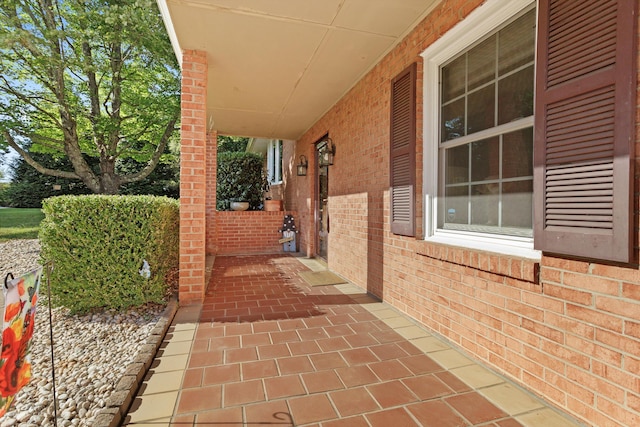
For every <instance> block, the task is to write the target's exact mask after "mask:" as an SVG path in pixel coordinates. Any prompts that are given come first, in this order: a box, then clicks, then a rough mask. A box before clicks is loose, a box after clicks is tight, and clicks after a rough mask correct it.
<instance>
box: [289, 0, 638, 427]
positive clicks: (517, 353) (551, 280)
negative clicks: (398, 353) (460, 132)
mask: <svg viewBox="0 0 640 427" xmlns="http://www.w3.org/2000/svg"><path fill="white" fill-rule="evenodd" d="M481 3H482V1H480V0H475V1H461V0H452V1H443V2H441V3H440V4H439V5H438V6H437V7H436V8H435V9H434V10H433V11H432V13H431V14H430V15H429V16H428V17H427V18H426V19H425V20H424V21H423V22H422V23H420V24H419V25H418V26H417V27H416V28H415V29H414V30H413V31H412V32H411V33H410V34H409V35H408V36H407V37H406V38H405V39H404V40H403V41H402V42H401V43H400V44H399V45H398V46H396V47H395V48H394V49H393V50H392V51H391V52H390V53H389V54H388V55H387V56H386V57H385V58H383V59H382V60H381V61H380V62H379V63H378V64H377V65H376V66H375V67H374V68H373V69H372V70H371V71H370V72H369V73H368V74H367V75H366V76H364V77H363V78H362V80H361V81H360V82H359V83H358V84H356V85H355V86H354V87H353V88H352V89H351V91H350V92H349V93H347V94H346V95H345V96H344V97H343V98H342V99H341V100H340V101H339V102H337V103H336V105H335V106H334V107H333V108H332V109H331V110H330V111H328V112H327V113H326V114H325V115H324V116H323V117H322V118H321V119H320V120H319V121H318V122H317V123H315V124H314V125H313V126H312V127H311V128H310V129H309V130H308V131H307V132H306V133H305V135H303V136H302V137H301V138H300V140H299V141H298V144H297V147H296V153H295V155H296V157H298V156H299V155H300V154H304V155H306V156H307V157H308V158H309V160H310V164H309V174H308V176H307V177H291V179H292V181H291V182H292V184H293V185H290V186H288V187H287V194H286V197H287V208H288V209H295V210H297V211H298V212H299V217H300V221H301V225H300V228H301V229H302V230H304V232H302V233H301V235H300V238H301V249H302V250H305V251H307V252H308V253H310V254H312V253H314V252H315V243H314V238H313V232H312V230H313V229H314V222H313V218H314V215H313V204H312V201H313V200H314V194H315V191H316V189H315V188H314V186H313V173H312V171H313V170H314V167H315V160H314V156H313V143H314V142H315V141H317V139H318V138H320V137H321V136H322V135H324V134H326V133H329V135H330V136H331V138H332V139H333V141H334V142H335V144H336V147H337V150H336V157H335V163H334V165H333V166H331V167H330V178H329V180H330V186H329V206H330V218H331V233H330V237H329V259H328V263H329V267H330V268H331V269H332V270H333V271H335V272H336V273H338V274H340V275H342V276H343V277H345V278H347V279H349V280H350V281H351V282H353V283H355V284H356V285H358V286H360V287H362V288H364V289H367V290H368V291H369V292H371V293H373V294H375V295H377V296H378V297H380V298H382V299H383V300H384V301H386V302H388V303H389V304H391V305H393V306H394V307H396V308H397V309H399V310H401V311H403V312H405V313H407V314H408V315H410V316H411V317H413V318H414V319H416V320H417V321H419V322H420V323H421V324H423V325H425V326H426V327H427V328H429V329H431V330H432V331H434V332H435V333H437V334H439V335H441V336H442V337H445V338H446V339H447V340H449V341H450V342H452V343H454V344H455V345H457V346H458V347H459V348H461V349H462V350H463V351H464V352H466V353H467V354H469V355H470V356H472V357H474V358H476V359H479V360H480V361H482V362H484V363H486V364H487V365H488V366H491V367H493V368H495V369H497V370H498V371H500V372H501V373H503V374H504V375H506V376H508V377H510V378H511V379H514V380H515V381H517V382H519V383H520V384H522V385H523V386H524V387H525V388H527V389H529V390H531V391H532V392H534V393H536V394H538V395H540V396H542V397H543V398H545V399H546V400H547V401H549V402H550V403H552V404H554V405H555V406H557V407H558V408H559V409H561V410H563V411H566V412H567V413H569V414H571V415H573V416H575V417H576V418H578V419H580V420H582V421H584V422H585V423H587V424H589V425H597V426H631V425H640V270H639V268H638V265H637V260H638V232H639V229H638V223H639V218H638V213H637V212H638V206H639V204H640V203H639V201H640V195H639V191H640V180H639V179H638V176H637V175H636V176H635V179H634V185H635V187H634V189H635V192H634V194H635V198H634V202H635V203H634V205H635V206H634V212H635V213H634V224H635V230H634V240H635V244H634V259H635V260H636V261H635V263H634V264H633V265H629V264H605V263H598V262H595V261H585V260H579V259H570V258H567V257H557V256H549V255H546V254H545V255H543V256H542V258H541V259H540V261H539V262H537V261H531V260H529V259H522V258H517V257H511V256H504V255H497V254H493V253H488V252H482V251H478V250H471V249H466V248H458V247H453V246H447V245H442V244H435V243H428V242H425V241H424V240H422V237H420V236H423V235H424V232H423V230H422V227H423V223H424V221H423V218H422V216H423V212H422V203H423V197H422V176H423V173H422V172H423V171H422V164H423V154H422V152H423V148H422V147H423V140H422V133H421V129H422V108H421V106H422V73H423V71H422V62H421V58H420V56H419V55H420V53H421V52H422V51H424V49H426V48H427V47H428V46H429V45H430V44H431V43H433V42H434V41H435V40H437V39H438V38H439V37H440V36H441V35H443V34H444V33H445V32H446V31H448V30H449V29H450V28H452V27H453V26H454V25H455V24H456V23H458V22H460V21H461V20H462V19H464V17H465V16H467V15H468V14H469V13H470V12H471V11H473V10H474V9H475V8H476V7H478V6H479V5H480V4H481ZM412 62H417V64H418V73H417V78H418V82H417V112H416V113H417V114H416V115H417V123H416V125H417V129H418V132H417V139H416V145H417V148H416V168H417V175H416V176H417V178H418V179H417V185H416V225H417V229H416V233H417V234H416V235H417V236H419V237H418V238H411V237H403V236H398V235H394V234H391V232H390V226H389V223H390V221H389V158H388V153H389V108H390V105H389V101H390V82H391V80H392V79H393V78H394V77H395V76H396V75H397V74H398V73H400V72H401V71H402V70H403V69H405V68H406V67H407V66H408V65H409V64H411V63H412ZM636 104H637V105H640V100H639V101H637V102H636ZM637 122H638V123H640V112H639V113H638V118H637ZM636 135H640V132H637V133H636ZM639 144H640V141H639V140H638V139H637V136H636V153H639V152H640V151H639V149H640V145H639ZM634 158H635V159H636V165H640V164H639V162H638V157H634ZM638 170H640V168H638V167H636V171H638Z"/></svg>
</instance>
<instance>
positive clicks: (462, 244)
mask: <svg viewBox="0 0 640 427" xmlns="http://www.w3.org/2000/svg"><path fill="white" fill-rule="evenodd" d="M425 242H430V243H439V244H443V245H450V246H456V247H459V248H464V249H472V250H477V251H484V252H493V253H496V254H501V255H509V256H514V257H518V258H526V259H529V260H531V261H537V262H539V261H540V259H541V257H542V253H541V252H540V251H537V250H535V249H533V244H532V243H531V242H530V241H527V240H524V239H512V240H511V239H509V238H508V237H506V236H504V237H503V236H501V237H500V238H499V239H498V238H492V237H485V236H481V235H480V236H474V235H471V234H468V233H456V232H449V231H437V232H436V233H435V234H434V235H433V236H430V237H427V238H426V239H425Z"/></svg>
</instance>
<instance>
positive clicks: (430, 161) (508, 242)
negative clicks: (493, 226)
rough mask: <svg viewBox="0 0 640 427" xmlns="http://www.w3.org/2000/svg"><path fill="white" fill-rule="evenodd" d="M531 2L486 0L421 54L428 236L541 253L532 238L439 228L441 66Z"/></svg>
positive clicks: (526, 254) (529, 255)
mask: <svg viewBox="0 0 640 427" xmlns="http://www.w3.org/2000/svg"><path fill="white" fill-rule="evenodd" d="M534 4H535V1H533V2H532V1H531V0H509V1H507V0H488V1H487V2H486V3H485V4H483V5H481V6H479V7H478V8H477V9H476V10H474V11H473V12H472V13H471V14H470V15H469V16H468V17H467V18H466V19H465V20H463V21H461V22H460V23H459V24H458V25H456V26H455V27H454V28H452V29H451V30H449V31H448V32H447V33H446V34H444V35H443V36H442V37H440V39H438V40H437V41H436V42H434V43H433V44H432V45H431V46H429V47H428V48H427V49H426V50H425V51H424V52H422V53H421V56H422V58H423V60H424V68H423V69H424V75H423V79H422V81H423V92H422V93H423V132H422V134H423V141H424V144H423V147H424V148H423V150H424V151H423V158H424V163H423V171H424V172H423V183H424V197H423V200H424V204H425V205H424V212H425V213H426V214H425V216H424V217H425V218H424V221H425V224H424V230H425V240H426V241H430V242H437V243H444V244H450V245H455V246H463V247H467V248H470V249H477V250H483V251H490V252H497V253H503V254H507V255H514V256H519V257H525V258H533V259H540V256H541V254H540V252H539V251H536V250H534V249H533V238H529V237H517V236H503V235H494V234H483V233H478V232H467V231H456V230H442V229H438V227H437V220H438V185H439V182H440V179H441V177H440V176H439V171H440V168H439V157H440V156H439V148H440V147H439V142H440V90H439V88H440V85H439V80H440V68H441V66H442V65H443V64H445V63H446V62H447V61H449V60H451V59H452V58H454V57H455V56H458V55H459V54H460V53H462V52H464V51H465V50H468V49H469V47H471V46H472V45H473V44H475V43H477V42H478V41H480V40H481V39H482V38H484V37H486V36H487V35H489V34H491V33H492V32H495V31H496V30H497V29H498V28H499V27H500V26H502V25H503V24H505V23H506V22H507V21H509V20H510V19H512V18H513V17H515V16H516V15H518V14H519V13H521V12H522V11H524V10H526V9H528V8H529V7H531V6H532V5H534ZM526 120H530V121H531V125H532V126H533V118H532V117H531V118H528V119H526ZM502 130H504V129H502Z"/></svg>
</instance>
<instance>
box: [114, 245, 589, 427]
mask: <svg viewBox="0 0 640 427" xmlns="http://www.w3.org/2000/svg"><path fill="white" fill-rule="evenodd" d="M307 265H308V263H307ZM308 270H309V268H308V267H307V266H306V265H305V264H303V263H302V262H301V261H300V259H298V258H296V257H292V256H288V255H261V256H238V257H218V258H216V260H215V264H214V268H213V273H212V278H211V281H210V284H209V287H208V290H207V293H206V297H205V300H204V302H203V304H202V305H201V306H198V307H185V308H181V309H180V311H179V312H178V315H177V316H176V319H175V320H174V323H173V325H172V327H171V329H170V331H169V334H168V335H167V338H166V339H165V342H164V343H163V346H162V347H161V350H160V353H159V354H158V357H157V359H156V361H155V363H154V364H153V366H152V369H151V371H150V372H149V374H148V376H147V379H146V381H145V384H144V385H143V387H142V389H141V391H140V392H139V394H138V397H137V398H136V399H135V401H134V404H133V406H132V408H131V410H130V412H129V414H128V416H127V418H126V420H125V425H136V426H140V425H149V426H156V427H157V426H159V425H167V426H169V425H175V426H178V425H180V426H188V425H193V426H196V425H197V426H216V427H221V426H234V427H237V426H262V425H265V426H318V427H341V426H344V427H359V426H363V427H364V426H367V427H387V426H391V427H402V426H424V427H430V426H437V427H445V426H492V427H516V426H542V425H544V426H547V425H549V426H551V425H553V426H554V427H561V426H562V427H565V426H567V427H568V426H575V425H576V424H575V423H574V422H573V421H572V420H570V419H569V418H567V417H565V416H564V415H562V414H560V413H559V412H557V411H555V410H554V409H552V408H550V407H549V406H547V405H546V404H545V403H544V402H542V401H540V400H538V399H536V398H535V397H534V396H532V395H531V394H529V393H527V392H525V391H523V390H522V389H520V388H519V387H517V386H515V385H514V384H513V383H511V382H509V381H507V380H505V379H504V378H502V377H501V376H499V375H497V374H495V373H493V372H491V371H489V370H488V369H486V368H484V367H482V366H480V365H479V364H477V363H475V362H474V361H473V360H471V359H470V358H468V357H466V356H465V355H464V354H462V353H461V352H459V351H458V350H456V349H454V348H452V347H451V346H450V345H448V344H447V343H446V342H444V341H442V340H440V339H439V338H437V337H435V336H433V335H432V334H431V333H429V332H428V331H427V330H425V329H424V328H422V327H420V326H418V325H417V324H415V323H414V322H413V321H411V320H410V319H409V318H408V317H406V316H404V315H402V314H400V313H399V312H397V311H396V310H394V309H392V308H391V307H390V306H389V305H387V304H385V303H381V302H380V301H378V300H377V299H375V298H373V297H371V296H368V295H367V294H366V293H365V292H364V291H363V290H361V289H360V288H358V287H356V286H354V285H352V284H349V283H345V284H342V285H329V286H315V287H311V286H309V285H308V284H307V283H306V282H305V281H304V280H303V279H302V278H301V277H300V276H299V274H298V273H300V272H303V271H308ZM176 374H178V375H176ZM177 377H178V378H179V380H177V379H176V378H177ZM169 383H170V384H169Z"/></svg>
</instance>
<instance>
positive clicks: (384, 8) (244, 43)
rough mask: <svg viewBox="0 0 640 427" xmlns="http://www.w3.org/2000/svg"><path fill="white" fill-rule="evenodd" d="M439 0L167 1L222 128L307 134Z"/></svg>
mask: <svg viewBox="0 0 640 427" xmlns="http://www.w3.org/2000/svg"><path fill="white" fill-rule="evenodd" d="M439 1H440V0H158V4H159V6H160V10H161V12H162V14H163V19H164V21H165V25H166V27H167V29H168V31H169V35H170V37H171V38H172V43H173V47H174V50H175V51H176V55H177V56H178V59H179V60H181V55H180V54H179V53H180V52H181V51H182V50H183V49H195V50H201V51H205V52H207V61H208V65H209V74H208V91H207V115H208V123H210V127H211V128H213V129H216V130H218V132H219V133H220V134H225V135H235V136H251V137H264V138H278V139H294V140H295V139H298V138H299V137H300V136H301V135H302V134H303V133H304V132H305V131H306V130H308V129H309V128H310V127H311V126H312V125H313V123H315V122H316V121H317V120H318V119H319V118H320V117H322V115H323V114H324V113H325V112H326V111H327V110H329V109H330V108H331V107H332V106H333V105H334V104H335V103H336V102H337V101H338V100H339V99H340V98H341V97H342V96H343V95H344V94H345V93H346V92H347V91H348V90H349V89H350V88H351V87H353V85H354V84H355V83H356V82H358V80H360V78H361V77H363V76H364V74H366V72H367V71H369V70H370V69H371V68H372V67H373V66H374V65H375V64H376V63H377V62H378V61H379V60H380V59H381V58H382V57H383V56H384V55H385V54H386V53H387V52H389V51H390V50H391V49H392V48H393V47H394V46H395V45H396V44H397V43H398V42H399V41H401V40H402V38H403V37H404V36H405V35H406V34H408V32H409V31H410V30H411V29H412V28H413V27H415V25H417V24H418V22H420V20H422V19H423V18H424V17H425V16H426V15H427V13H429V12H430V11H431V10H432V9H433V7H434V5H435V4H437V3H438V2H439Z"/></svg>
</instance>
